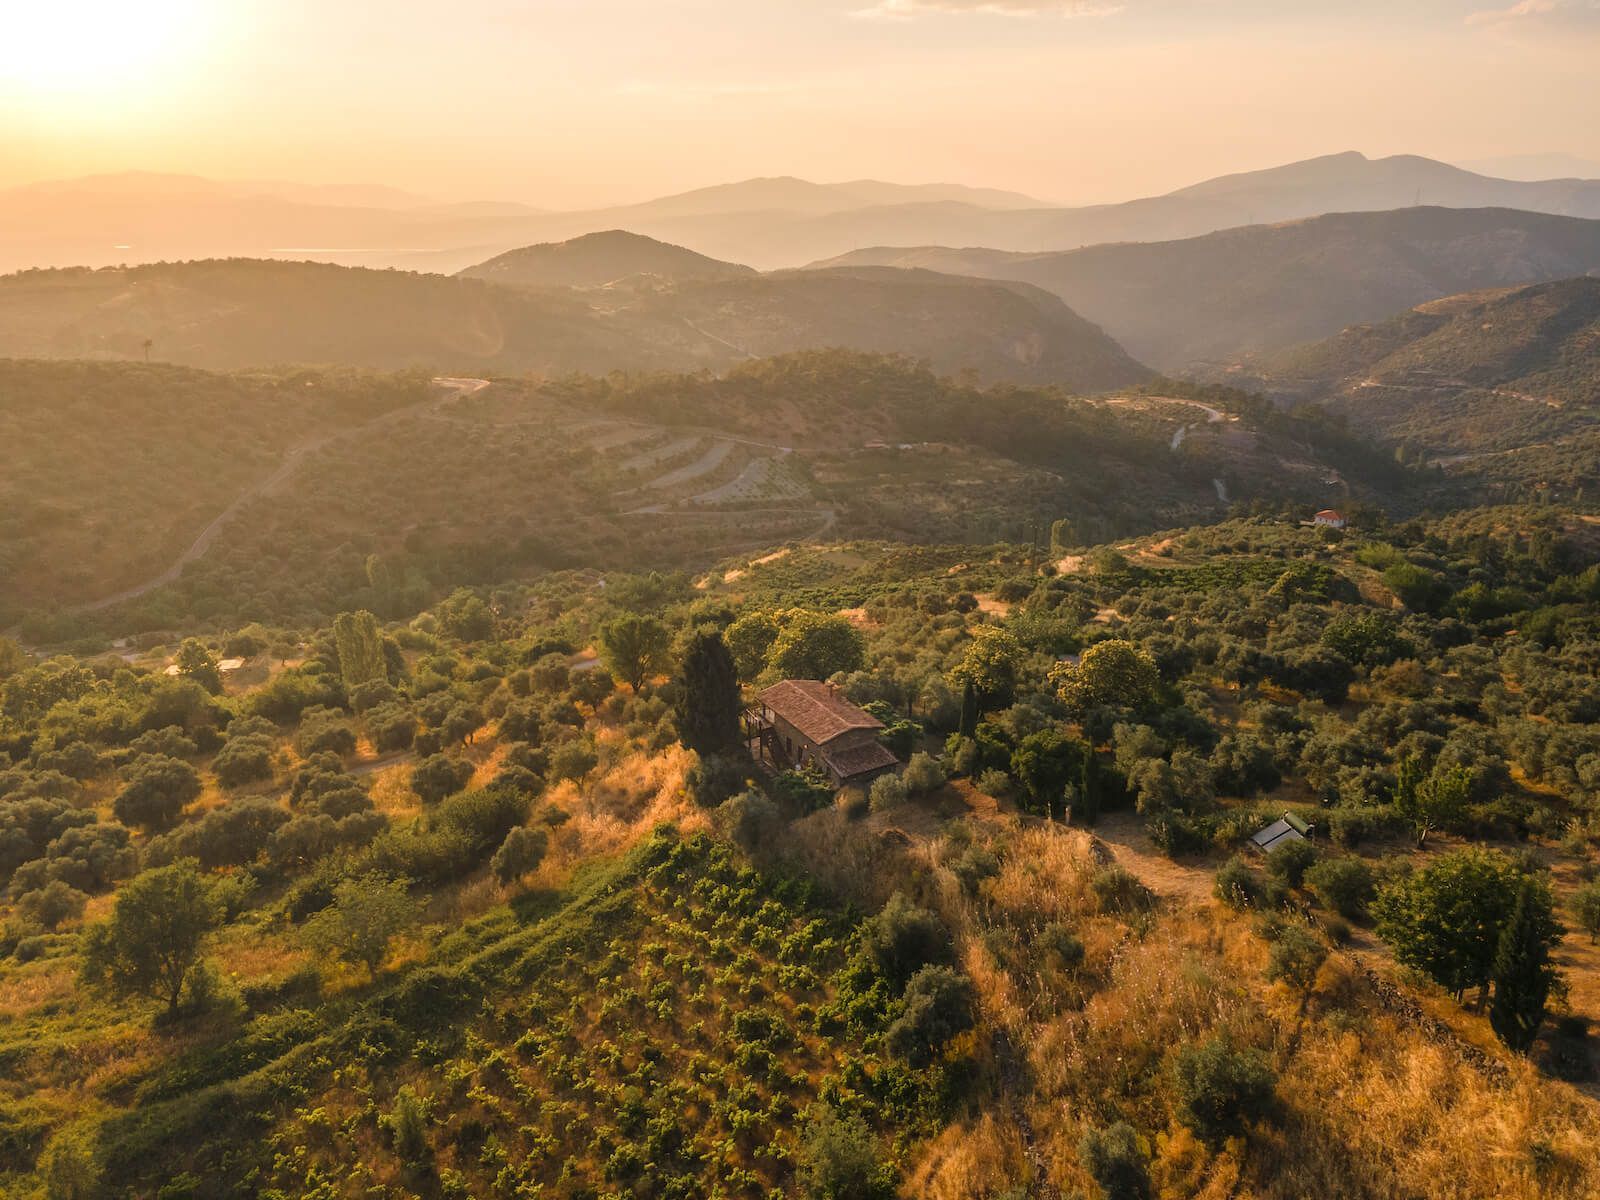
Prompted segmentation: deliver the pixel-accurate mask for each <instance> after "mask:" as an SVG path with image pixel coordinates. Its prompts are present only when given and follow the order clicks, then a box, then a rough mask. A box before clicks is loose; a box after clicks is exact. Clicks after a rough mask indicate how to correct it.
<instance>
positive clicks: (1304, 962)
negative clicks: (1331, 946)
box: [1266, 921, 1328, 1019]
mask: <svg viewBox="0 0 1600 1200" xmlns="http://www.w3.org/2000/svg"><path fill="white" fill-rule="evenodd" d="M1327 958H1328V947H1327V944H1326V943H1325V942H1323V940H1322V939H1321V938H1319V937H1318V936H1317V935H1316V934H1314V933H1312V932H1311V930H1310V929H1308V928H1306V926H1305V925H1303V924H1301V923H1300V922H1298V921H1296V922H1292V923H1290V924H1288V925H1285V926H1284V927H1283V928H1282V929H1280V930H1279V931H1278V935H1277V937H1276V938H1275V939H1274V941H1273V943H1272V948H1271V950H1269V951H1268V953H1267V970H1266V976H1267V980H1268V981H1269V982H1271V983H1281V984H1283V985H1284V986H1285V987H1287V988H1288V989H1289V990H1290V991H1291V992H1293V993H1295V994H1296V995H1297V996H1299V997H1300V1016H1301V1018H1302V1019H1304V1017H1305V1012H1306V1007H1307V1006H1308V1005H1309V1004H1310V1002H1311V993H1312V992H1313V991H1314V990H1315V988H1316V986H1317V972H1319V971H1321V970H1322V964H1323V963H1324V962H1325V961H1327Z"/></svg>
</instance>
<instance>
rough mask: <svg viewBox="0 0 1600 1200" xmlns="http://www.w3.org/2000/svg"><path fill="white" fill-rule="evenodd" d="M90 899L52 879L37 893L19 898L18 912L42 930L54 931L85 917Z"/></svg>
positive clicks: (30, 893)
mask: <svg viewBox="0 0 1600 1200" xmlns="http://www.w3.org/2000/svg"><path fill="white" fill-rule="evenodd" d="M88 902H89V897H88V896H86V895H85V894H84V893H83V892H80V891H79V890H78V889H77V888H75V887H72V886H71V885H70V884H67V883H63V882H62V881H61V880H59V879H52V880H51V881H50V882H49V883H47V884H45V885H44V887H42V888H39V889H38V890H37V891H32V892H25V893H24V894H22V895H21V896H18V897H17V911H18V912H19V913H20V914H22V916H23V917H25V918H27V919H28V920H30V921H32V922H33V923H34V924H36V925H38V926H39V927H40V928H41V929H48V930H52V931H53V930H54V929H55V928H56V926H57V925H60V924H61V923H62V922H63V921H73V920H76V919H77V918H79V917H81V916H82V915H83V906H84V905H85V904H87V903H88Z"/></svg>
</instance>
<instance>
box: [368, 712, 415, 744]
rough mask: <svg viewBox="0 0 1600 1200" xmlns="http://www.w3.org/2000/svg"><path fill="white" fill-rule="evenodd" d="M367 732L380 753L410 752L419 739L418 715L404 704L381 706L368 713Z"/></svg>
mask: <svg viewBox="0 0 1600 1200" xmlns="http://www.w3.org/2000/svg"><path fill="white" fill-rule="evenodd" d="M366 722H367V730H368V732H369V733H371V734H372V744H373V745H374V746H376V747H377V749H378V751H379V752H380V753H383V754H388V753H391V752H393V751H396V750H409V749H410V748H411V745H412V743H413V742H415V741H416V738H417V714H416V713H414V712H412V711H411V710H410V709H409V708H407V707H406V706H405V705H403V704H380V705H379V706H378V707H376V708H372V709H368V710H367V713H366Z"/></svg>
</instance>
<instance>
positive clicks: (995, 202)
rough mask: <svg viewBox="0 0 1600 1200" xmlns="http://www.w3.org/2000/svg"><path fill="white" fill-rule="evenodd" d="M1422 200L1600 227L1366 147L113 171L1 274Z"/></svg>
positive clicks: (1097, 226)
mask: <svg viewBox="0 0 1600 1200" xmlns="http://www.w3.org/2000/svg"><path fill="white" fill-rule="evenodd" d="M1419 204H1421V205H1433V206H1441V207H1450V208H1481V207H1505V208H1516V209H1522V210H1526V211H1530V212H1545V213H1554V214H1559V215H1566V216H1579V217H1600V181H1584V180H1577V179H1556V180H1546V181H1534V182H1524V181H1513V180H1506V179H1496V178H1491V177H1488V176H1484V175H1479V174H1475V173H1473V172H1470V171H1465V170H1462V169H1461V168H1459V167H1453V166H1449V165H1447V164H1445V163H1440V162H1435V161H1433V160H1430V159H1426V158H1419V157H1415V156H1397V157H1392V158H1382V159H1368V158H1366V157H1364V156H1363V155H1361V154H1357V153H1353V152H1352V153H1346V154H1336V155H1331V156H1327V157H1324V158H1316V159H1311V160H1308V161H1306V162H1300V163H1292V164H1289V165H1287V166H1282V167H1275V168H1271V169H1269V170H1264V171H1253V172H1248V173H1245V174H1239V175H1228V176H1224V177H1222V178H1219V179H1213V180H1208V181H1206V182H1204V183H1199V184H1196V185H1194V186H1192V187H1187V188H1182V189H1179V190H1178V191H1176V192H1172V193H1170V194H1168V195H1165V196H1156V197H1150V198H1147V199H1141V200H1133V201H1129V202H1127V203H1123V204H1103V205H1096V206H1092V207H1085V208H1056V207H1049V206H1046V205H1042V204H1040V203H1039V202H1037V201H1035V200H1032V199H1031V198H1029V197H1027V196H1022V195H1019V194H1017V193H1014V192H1003V191H995V190H991V189H980V188H967V187H960V186H957V185H946V184H933V185H910V186H908V185H900V184H891V183H882V182H878V181H873V180H857V181H852V182H848V183H839V184H816V183H810V182H807V181H805V180H800V179H792V178H776V179H752V180H745V181H743V182H740V183H731V184H725V185H720V186H716V187H710V188H703V189H699V190H696V191H691V192H685V193H682V194H680V195H675V196H667V197H663V198H660V199H657V200H652V201H648V202H646V203H642V204H633V205H624V206H620V207H611V208H603V209H595V210H590V211H584V212H541V211H539V210H537V209H532V208H528V207H526V206H524V205H518V204H502V203H481V204H446V205H441V204H433V203H429V202H427V201H425V200H423V199H422V198H421V197H416V196H411V195H409V194H407V193H403V192H395V191H393V190H391V189H381V188H378V189H374V188H315V187H303V186H299V185H294V184H285V183H278V182H267V183H258V184H248V183H247V184H236V183H218V182H215V181H211V180H204V179H196V178H192V177H186V176H153V175H137V174H136V175H123V176H99V177H94V178H91V179H84V180H73V181H65V182H56V183H48V184H35V185H30V186H27V187H21V188H12V189H10V190H7V191H0V270H15V269H19V268H25V267H45V266H66V265H85V266H106V265H116V264H121V263H139V262H151V261H164V260H177V259H190V258H213V257H234V256H248V257H274V258H294V259H311V260H317V261H326V262H338V263H343V264H346V265H356V266H373V267H402V268H408V269H417V270H431V271H439V272H449V271H457V270H460V269H462V268H463V267H467V266H469V265H471V264H474V263H478V262H481V261H483V260H485V259H488V258H491V257H493V256H495V255H497V254H501V253H504V252H505V251H507V250H511V249H514V248H516V247H519V246H526V245H530V244H533V243H539V242H559V241H564V240H567V239H570V238H573V237H577V236H580V235H582V234H587V233H596V232H601V231H605V230H613V229H626V230H630V231H632V232H634V233H639V234H645V235H648V236H650V237H653V238H657V239H660V240H663V241H667V242H670V243H673V244H675V245H679V246H684V247H686V248H688V249H691V250H693V251H695V252H697V253H700V254H704V255H707V256H710V257H713V258H717V259H721V260H725V261H729V262H739V263H748V264H751V265H752V266H755V267H759V268H763V269H771V268H777V267H794V266H800V265H803V264H804V263H807V262H811V261H814V260H817V259H821V258H829V257H833V256H836V255H839V254H843V253H845V252H847V251H851V250H854V249H857V248H859V247H863V246H878V245H893V246H915V245H930V244H932V245H949V246H986V247H991V248H994V249H999V250H1011V251H1025V252H1040V251H1056V250H1068V249H1074V248H1078V247H1082V246H1089V245H1095V244H1099V243H1105V242H1122V241H1162V240H1171V239H1175V238H1185V237H1193V236H1196V235H1200V234H1205V233H1211V232H1214V231H1217V230H1221V229H1228V228H1233V227H1236V226H1243V225H1252V224H1260V223H1270V222H1279V221H1288V220H1296V219H1300V218H1304V217H1309V216H1316V215H1320V214H1323V213H1328V212H1365V211H1378V210H1386V209H1394V208H1400V207H1405V206H1409V205H1419Z"/></svg>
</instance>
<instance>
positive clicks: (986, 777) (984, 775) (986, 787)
mask: <svg viewBox="0 0 1600 1200" xmlns="http://www.w3.org/2000/svg"><path fill="white" fill-rule="evenodd" d="M974 744H976V743H974ZM973 782H974V783H975V784H977V787H978V790H979V791H980V792H982V793H983V794H984V795H986V796H994V797H996V798H1000V799H1003V798H1004V797H1006V796H1009V795H1010V794H1011V776H1010V775H1009V774H1007V773H1006V772H1005V771H1002V770H1001V769H1000V768H999V767H989V768H987V769H985V770H982V771H979V772H978V778H977V779H975V780H974V781H973Z"/></svg>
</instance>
